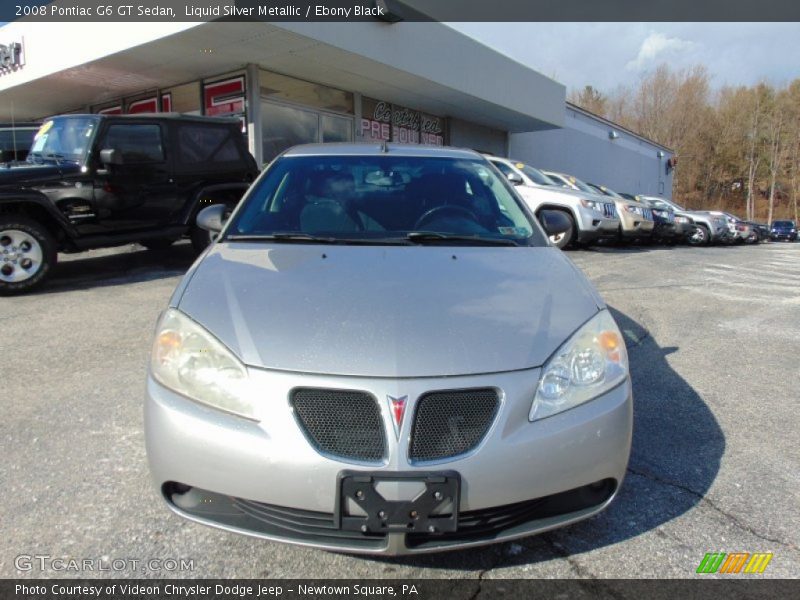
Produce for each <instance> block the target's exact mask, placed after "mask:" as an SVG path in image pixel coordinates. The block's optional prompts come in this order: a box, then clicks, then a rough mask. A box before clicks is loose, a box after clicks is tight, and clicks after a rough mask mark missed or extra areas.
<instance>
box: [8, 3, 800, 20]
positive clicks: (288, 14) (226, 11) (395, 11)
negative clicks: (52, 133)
mask: <svg viewBox="0 0 800 600" xmlns="http://www.w3.org/2000/svg"><path fill="white" fill-rule="evenodd" d="M20 19H23V20H27V21H32V22H78V21H96V22H109V21H117V22H144V23H146V22H154V21H176V22H181V21H184V22H185V21H197V22H201V21H214V20H220V19H221V20H226V21H274V22H280V21H290V22H302V21H316V22H320V21H323V22H324V21H332V22H333V21H335V22H347V21H371V20H375V19H379V20H382V21H384V22H386V23H395V22H399V21H462V22H464V21H501V22H504V21H508V22H520V21H522V22H533V21H540V22H541V21H615V22H616V21H631V22H634V21H636V22H638V21H652V22H655V21H708V22H712V21H760V22H768V21H800V2H798V1H797V0H759V1H758V2H754V1H753V0H558V1H557V2H556V1H553V0H491V1H490V0H57V1H55V2H47V1H46V0H28V1H27V2H26V1H25V0H4V1H3V2H2V6H0V21H15V20H20Z"/></svg>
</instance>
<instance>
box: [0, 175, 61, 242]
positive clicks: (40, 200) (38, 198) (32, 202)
mask: <svg viewBox="0 0 800 600" xmlns="http://www.w3.org/2000/svg"><path fill="white" fill-rule="evenodd" d="M25 207H30V208H31V209H33V211H35V213H38V214H39V215H46V216H47V217H48V218H49V219H51V220H52V222H54V223H55V225H57V226H58V227H59V228H60V229H62V230H63V231H64V232H65V233H66V234H67V236H69V237H70V238H75V237H77V233H76V231H75V228H74V227H73V226H72V223H70V222H69V220H68V219H67V218H66V217H65V216H64V214H63V213H62V212H61V211H59V210H58V208H56V207H55V206H54V205H53V203H52V202H51V201H50V199H49V198H48V197H47V196H45V195H44V194H43V193H41V192H39V191H37V190H32V189H30V188H23V187H20V188H2V189H0V213H1V212H15V211H16V210H18V209H20V208H23V209H24V208H25Z"/></svg>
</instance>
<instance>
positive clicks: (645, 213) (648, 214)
mask: <svg viewBox="0 0 800 600" xmlns="http://www.w3.org/2000/svg"><path fill="white" fill-rule="evenodd" d="M642 216H643V217H644V218H645V219H647V220H648V221H652V220H653V211H652V210H650V209H649V208H644V207H642Z"/></svg>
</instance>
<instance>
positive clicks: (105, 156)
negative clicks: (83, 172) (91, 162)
mask: <svg viewBox="0 0 800 600" xmlns="http://www.w3.org/2000/svg"><path fill="white" fill-rule="evenodd" d="M100 162H101V163H103V164H104V165H121V164H122V154H121V153H120V152H118V151H117V150H115V149H114V148H104V149H102V150H100Z"/></svg>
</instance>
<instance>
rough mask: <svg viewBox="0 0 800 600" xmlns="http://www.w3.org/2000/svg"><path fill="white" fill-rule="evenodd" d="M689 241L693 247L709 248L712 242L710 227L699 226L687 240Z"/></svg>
mask: <svg viewBox="0 0 800 600" xmlns="http://www.w3.org/2000/svg"><path fill="white" fill-rule="evenodd" d="M687 241H688V242H689V244H691V245H692V246H707V245H708V243H709V242H710V241H711V234H710V233H709V232H708V227H706V226H705V225H697V226H696V227H695V228H694V231H693V232H692V235H690V236H689V237H688V238H687Z"/></svg>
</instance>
